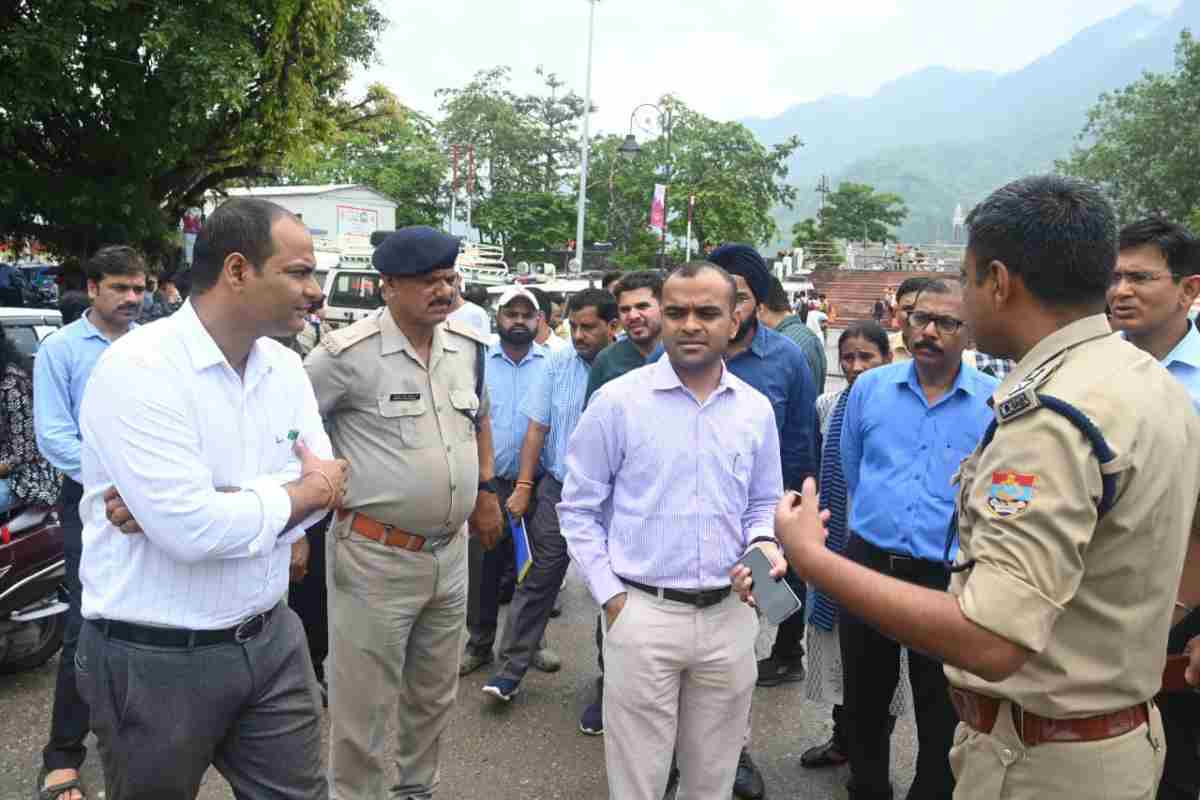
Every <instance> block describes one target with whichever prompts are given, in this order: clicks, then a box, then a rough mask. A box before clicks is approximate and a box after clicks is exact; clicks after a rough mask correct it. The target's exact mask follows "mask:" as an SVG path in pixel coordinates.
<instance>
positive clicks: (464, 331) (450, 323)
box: [446, 320, 491, 347]
mask: <svg viewBox="0 0 1200 800" xmlns="http://www.w3.org/2000/svg"><path fill="white" fill-rule="evenodd" d="M446 330H448V331H450V332H451V333H457V334H458V335H459V336H465V337H467V338H468V339H470V340H471V341H474V342H479V343H480V344H481V345H483V346H484V347H487V346H488V345H490V344H491V341H489V340H488V337H487V336H486V335H484V334H482V333H480V332H479V331H477V330H475V329H474V328H472V327H471V326H470V325H465V324H463V323H461V322H457V321H454V320H446Z"/></svg>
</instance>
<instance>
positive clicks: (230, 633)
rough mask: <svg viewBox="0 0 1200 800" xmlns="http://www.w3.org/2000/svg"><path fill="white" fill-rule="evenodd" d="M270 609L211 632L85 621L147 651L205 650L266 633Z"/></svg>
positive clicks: (113, 637)
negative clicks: (199, 648)
mask: <svg viewBox="0 0 1200 800" xmlns="http://www.w3.org/2000/svg"><path fill="white" fill-rule="evenodd" d="M274 611H275V610H274V609H271V610H270V611H264V612H263V613H262V614H255V615H254V616H253V617H247V618H246V619H244V620H242V621H241V622H239V623H238V624H237V625H234V626H233V627H232V628H222V629H220V630H215V631H193V630H188V629H187V628H157V627H154V626H153V625H135V624H134V623H132V622H118V621H116V620H108V619H94V620H88V621H89V622H91V623H92V624H93V625H95V626H96V627H97V628H99V629H100V631H101V633H103V634H104V636H105V637H106V638H109V639H117V640H119V641H122V642H130V643H131V644H144V645H147V646H149V647H189V648H190V647H206V646H208V645H213V644H227V643H229V642H234V643H237V644H245V643H246V642H248V641H250V640H251V639H253V638H254V637H255V636H258V635H259V634H260V633H262V632H263V631H264V630H266V627H267V622H269V621H270V619H271V614H273V613H274Z"/></svg>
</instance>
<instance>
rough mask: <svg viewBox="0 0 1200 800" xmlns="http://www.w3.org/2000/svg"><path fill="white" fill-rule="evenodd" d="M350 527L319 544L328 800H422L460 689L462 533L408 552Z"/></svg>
mask: <svg viewBox="0 0 1200 800" xmlns="http://www.w3.org/2000/svg"><path fill="white" fill-rule="evenodd" d="M348 521H349V518H348V519H347V520H343V521H336V522H334V524H333V525H332V527H331V528H330V535H329V536H327V537H326V539H327V541H326V553H327V558H328V565H327V573H326V575H327V581H328V584H329V638H330V652H329V662H328V668H327V675H328V679H329V716H330V730H329V788H330V797H331V798H334V800H381V799H382V798H385V797H386V798H393V799H394V800H425V799H426V798H431V797H433V793H434V791H435V789H436V788H437V784H438V749H439V741H440V739H441V735H442V731H443V730H445V728H446V725H447V723H448V722H449V714H450V710H451V708H452V707H453V705H454V696H455V693H456V692H457V691H458V663H459V658H460V656H461V653H462V632H463V628H464V626H465V625H466V612H467V537H466V535H465V534H466V528H465V526H464V528H463V530H462V531H460V532H459V534H458V535H456V536H455V537H454V538H453V539H452V540H450V542H449V543H447V544H446V545H445V546H444V547H442V548H441V549H438V550H435V551H432V552H416V553H411V552H408V551H406V550H401V549H400V548H396V547H388V546H387V545H383V544H380V543H378V542H373V541H371V540H369V539H366V538H364V537H362V536H359V535H358V534H355V533H350V532H349V529H348V528H349V526H348V524H347V523H348ZM390 730H395V731H396V733H397V737H396V740H395V742H389V741H388V739H387V736H386V734H387V733H388V732H389V731H390ZM389 745H391V746H390V747H389ZM392 758H394V760H395V765H396V774H394V775H392V774H389V773H390V770H388V769H386V765H387V764H388V762H389V760H390V759H392Z"/></svg>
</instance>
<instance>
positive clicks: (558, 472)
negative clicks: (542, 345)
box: [521, 347, 591, 483]
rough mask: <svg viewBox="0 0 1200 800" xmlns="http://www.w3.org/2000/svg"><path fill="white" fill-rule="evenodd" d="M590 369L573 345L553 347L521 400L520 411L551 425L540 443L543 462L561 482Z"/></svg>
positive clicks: (546, 424) (536, 420) (539, 422)
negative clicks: (543, 440) (565, 459)
mask: <svg viewBox="0 0 1200 800" xmlns="http://www.w3.org/2000/svg"><path fill="white" fill-rule="evenodd" d="M590 370H591V366H590V365H589V364H588V363H587V362H586V361H584V360H583V359H582V358H580V357H579V353H578V352H577V351H576V350H575V348H574V347H565V348H563V349H561V350H556V351H553V352H551V353H550V356H549V357H548V358H547V359H546V368H545V369H543V370H542V371H541V374H540V375H539V376H538V379H537V381H535V382H534V384H533V386H532V388H531V389H530V390H529V393H528V394H526V395H525V400H524V402H523V403H521V413H522V414H524V415H525V416H526V417H528V418H529V419H531V420H533V421H534V422H536V423H538V424H539V425H545V426H547V427H549V428H550V430H549V432H548V433H547V434H546V443H545V444H544V445H543V446H542V466H544V467H545V468H546V471H547V472H549V473H550V474H551V475H553V476H554V477H555V478H556V479H557V480H558V481H559V482H560V483H561V482H564V481H565V480H566V466H565V464H564V462H563V459H564V457H565V456H566V453H567V442H568V441H569V440H570V438H571V434H572V433H574V432H575V426H576V424H578V423H579V416H580V415H581V414H582V413H583V402H584V398H585V397H586V396H587V384H588V373H589V371H590Z"/></svg>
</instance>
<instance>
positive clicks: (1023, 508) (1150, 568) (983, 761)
mask: <svg viewBox="0 0 1200 800" xmlns="http://www.w3.org/2000/svg"><path fill="white" fill-rule="evenodd" d="M967 226H968V243H967V250H966V254H965V256H964V258H963V274H962V279H963V285H964V307H965V311H966V317H967V318H968V322H969V323H970V325H971V327H972V331H973V333H974V334H975V337H976V339H977V340H978V342H979V346H980V347H981V348H982V349H983V350H985V351H986V352H989V353H994V354H996V355H998V356H1005V357H1010V358H1014V359H1018V360H1019V363H1018V364H1017V367H1016V369H1015V370H1014V371H1013V372H1012V373H1011V374H1010V375H1009V376H1008V377H1007V378H1006V379H1005V380H1004V381H1003V382H1002V383H1001V384H1000V386H999V388H998V389H997V391H996V393H995V395H994V396H993V402H994V405H993V408H994V411H995V416H996V420H995V422H994V423H993V424H992V426H991V427H989V430H988V432H987V433H986V434H985V435H984V438H983V440H982V442H980V444H979V446H978V447H977V448H976V450H975V452H974V453H972V455H971V456H970V457H968V458H967V459H966V460H965V461H963V462H962V465H961V466H960V468H959V474H958V479H957V490H956V491H957V494H958V501H957V526H956V527H954V526H952V530H951V531H948V535H947V543H946V550H947V558H948V559H949V558H953V560H954V566H953V569H954V572H955V575H954V578H953V579H952V581H951V584H950V592H949V593H948V594H947V593H939V592H932V591H929V590H926V589H922V588H920V587H911V586H905V585H903V584H900V583H899V582H897V581H895V580H893V579H890V578H888V577H886V576H882V575H877V574H873V573H870V572H868V571H867V570H864V569H863V568H861V567H859V566H858V565H856V564H852V563H850V562H848V561H847V560H845V559H844V558H842V557H841V556H838V555H835V554H833V553H831V552H830V551H829V550H827V549H826V548H825V547H824V541H823V540H824V535H823V532H822V530H821V525H820V522H819V520H818V519H817V516H816V510H815V496H814V494H813V487H812V486H811V485H810V486H808V487H806V494H805V498H804V500H803V502H801V503H800V504H796V502H795V500H796V498H795V497H788V498H785V499H784V502H782V503H781V504H780V508H779V511H778V514H777V517H776V528H777V534H778V536H779V538H780V539H781V541H783V543H784V545H785V548H786V550H787V556H788V561H789V563H791V564H792V566H793V567H795V568H796V570H797V572H799V573H800V574H801V576H802V577H804V578H806V579H807V580H809V581H811V582H813V583H815V584H816V585H817V586H819V587H820V588H821V589H822V590H824V591H826V592H828V593H830V594H832V595H833V596H835V597H837V599H838V600H839V601H841V602H842V603H844V604H845V606H846V607H847V608H849V609H850V610H851V612H852V613H854V614H857V615H858V616H860V617H862V618H863V619H866V620H869V621H870V622H871V623H872V624H873V625H876V626H877V627H878V628H879V629H880V630H881V631H883V632H884V633H886V634H887V635H889V636H893V637H895V638H896V639H898V640H900V641H902V642H904V643H905V644H907V645H909V646H910V647H913V648H915V649H917V650H921V651H924V652H927V653H931V654H934V655H936V656H937V657H938V658H941V659H942V660H943V661H944V662H945V663H946V676H947V678H948V679H949V682H950V685H951V695H952V699H953V701H954V705H955V708H956V710H957V711H958V714H959V718H960V719H961V723H960V724H959V726H958V729H957V731H956V732H955V737H954V746H953V748H952V749H951V751H950V763H951V766H952V767H953V769H954V772H955V777H956V778H957V785H956V788H955V794H954V796H955V797H956V798H960V800H962V799H963V798H969V799H970V800H974V799H975V798H979V799H980V800H995V799H996V798H1022V799H1023V798H1031V799H1032V798H1050V797H1055V798H1058V797H1064V798H1066V797H1069V798H1072V799H1073V800H1089V799H1090V798H1106V800H1127V799H1128V800H1132V799H1133V798H1138V799H1139V800H1140V799H1141V798H1147V799H1148V798H1153V797H1154V794H1155V790H1156V787H1157V785H1158V782H1159V780H1160V777H1161V775H1162V770H1163V762H1164V758H1165V750H1166V743H1165V740H1164V737H1163V728H1162V719H1161V715H1160V713H1159V710H1158V708H1157V707H1156V706H1155V704H1154V696H1155V694H1156V693H1157V692H1158V689H1159V686H1160V685H1161V684H1162V679H1163V667H1164V663H1165V660H1166V649H1165V648H1166V643H1167V634H1168V629H1169V627H1170V624H1171V612H1172V608H1173V606H1174V602H1175V590H1176V588H1177V587H1178V585H1179V576H1180V573H1181V571H1182V567H1183V556H1184V552H1185V550H1186V547H1187V543H1188V537H1189V534H1190V528H1191V522H1192V518H1193V512H1194V511H1195V508H1196V498H1197V496H1198V495H1200V451H1198V450H1197V448H1196V446H1195V442H1196V441H1197V440H1200V418H1197V416H1196V413H1195V411H1194V410H1193V409H1192V404H1191V400H1190V398H1189V397H1188V395H1187V392H1186V390H1184V388H1183V387H1182V386H1181V385H1180V384H1179V382H1178V381H1176V380H1175V379H1174V378H1172V377H1171V375H1170V374H1169V373H1168V372H1167V371H1166V370H1165V369H1163V367H1162V366H1161V365H1160V364H1159V363H1158V362H1157V361H1156V360H1155V359H1154V358H1153V357H1152V356H1150V355H1148V354H1146V353H1143V352H1141V351H1139V350H1137V349H1135V348H1133V347H1129V346H1127V345H1126V344H1125V343H1124V342H1122V341H1121V340H1120V339H1119V338H1117V337H1115V336H1113V335H1112V331H1111V328H1110V327H1109V324H1108V320H1107V319H1106V318H1105V315H1104V305H1105V291H1106V289H1107V288H1108V285H1109V283H1110V282H1111V277H1112V274H1113V268H1114V264H1115V262H1116V258H1117V224H1116V217H1115V214H1114V213H1113V210H1112V207H1111V206H1110V205H1109V203H1108V202H1107V201H1106V200H1105V199H1104V197H1103V196H1102V195H1101V194H1100V193H1099V191H1098V190H1096V189H1095V188H1093V187H1091V186H1089V185H1088V184H1085V183H1082V182H1080V181H1077V180H1074V179H1071V178H1062V177H1058V176H1044V177H1034V178H1026V179H1023V180H1020V181H1016V182H1014V183H1011V184H1009V185H1007V186H1005V187H1003V188H1001V189H999V190H997V191H996V192H994V193H993V194H992V195H991V196H990V197H989V198H988V199H987V200H985V201H984V202H983V203H982V204H980V205H979V206H978V207H977V208H976V209H975V210H974V211H973V212H972V213H971V216H970V217H969V218H968V220H967ZM810 501H811V502H810ZM808 506H813V507H812V508H809V507H808ZM955 531H956V532H957V537H954V536H952V535H951V534H952V533H954V532H955ZM956 538H957V543H958V548H959V550H958V553H957V554H955V553H954V549H953V548H954V545H955V540H956ZM746 583H747V581H746V576H740V578H739V589H745V588H746Z"/></svg>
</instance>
